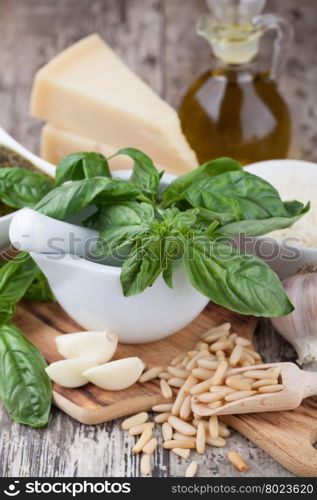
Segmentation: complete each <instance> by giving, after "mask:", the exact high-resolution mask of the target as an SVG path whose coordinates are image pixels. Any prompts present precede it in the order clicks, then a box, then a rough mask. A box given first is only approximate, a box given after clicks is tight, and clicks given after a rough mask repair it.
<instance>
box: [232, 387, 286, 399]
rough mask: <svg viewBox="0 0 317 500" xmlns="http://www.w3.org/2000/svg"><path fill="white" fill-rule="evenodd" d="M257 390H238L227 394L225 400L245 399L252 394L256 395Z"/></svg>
mask: <svg viewBox="0 0 317 500" xmlns="http://www.w3.org/2000/svg"><path fill="white" fill-rule="evenodd" d="M275 387H276V386H275ZM256 392H257V391H237V392H234V393H233V394H227V396H225V400H226V401H228V402H230V401H238V400H239V399H244V398H248V397H250V396H254V394H256Z"/></svg>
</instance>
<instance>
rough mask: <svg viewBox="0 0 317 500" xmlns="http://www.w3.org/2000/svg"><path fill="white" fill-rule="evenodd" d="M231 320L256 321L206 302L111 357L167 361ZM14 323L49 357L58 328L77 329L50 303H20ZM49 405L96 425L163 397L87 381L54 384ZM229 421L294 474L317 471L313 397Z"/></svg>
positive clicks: (245, 328) (238, 326) (249, 324)
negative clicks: (149, 339) (165, 332)
mask: <svg viewBox="0 0 317 500" xmlns="http://www.w3.org/2000/svg"><path fill="white" fill-rule="evenodd" d="M225 321H230V322H231V324H232V326H233V329H234V331H236V332H237V333H238V334H239V335H243V336H245V337H247V338H249V339H251V338H252V335H253V332H254V330H255V327H256V324H257V320H256V319H255V318H252V317H247V316H241V315H239V314H236V313H233V312H231V311H228V310H226V309H224V308H222V307H219V306H215V305H213V304H209V305H208V306H207V307H206V309H205V310H204V311H203V312H202V313H201V315H200V316H199V317H198V318H196V319H195V320H194V321H193V322H192V323H191V324H190V325H188V326H187V327H186V328H184V329H183V330H182V331H180V332H178V333H176V334H175V335H173V336H171V337H168V338H167V339H163V340H160V341H158V342H153V343H151V344H145V345H120V346H119V348H118V350H117V353H116V357H118V358H121V357H127V356H139V357H141V358H142V359H143V360H144V361H145V362H146V364H147V366H148V367H151V366H157V365H164V364H167V363H168V362H169V361H170V360H171V359H172V358H173V357H175V356H177V355H178V354H180V353H182V352H184V351H187V350H190V349H192V348H193V346H194V345H195V343H196V342H197V340H198V338H199V334H200V333H202V332H204V331H205V330H206V329H208V328H210V327H211V326H214V325H218V324H220V323H223V322H225ZM15 324H16V325H17V326H18V327H19V328H21V330H23V332H24V333H25V334H26V336H27V337H28V338H29V339H30V340H31V341H32V342H33V343H34V344H35V345H36V346H37V347H38V348H39V349H40V350H41V351H42V353H43V355H44V356H45V358H46V359H47V361H48V362H53V361H56V360H58V359H61V357H60V356H59V354H58V353H57V351H56V348H55V342H54V338H55V337H56V336H57V335H60V334H62V333H70V332H75V331H81V330H82V329H81V328H80V327H79V326H78V325H76V323H74V322H73V321H72V320H71V319H70V318H69V316H67V314H66V313H65V312H64V311H63V310H62V309H61V308H60V307H59V306H58V305H57V304H54V303H46V304H30V303H28V304H27V305H25V304H21V305H20V306H18V308H17V314H16V318H15ZM53 400H54V404H55V405H56V406H58V407H59V408H60V409H61V410H63V411H64V412H65V413H67V414H68V415H70V416H72V417H73V418H74V419H76V420H78V421H79V422H82V423H84V424H90V425H91V424H98V423H101V422H106V421H108V420H112V419H114V418H118V417H122V416H125V415H130V414H132V413H136V412H139V411H144V410H150V409H151V407H152V406H153V405H154V404H158V403H160V402H164V399H163V398H162V396H161V393H160V389H159V385H158V383H157V382H156V381H155V382H148V383H146V384H144V385H141V384H135V385H134V386H132V387H130V388H129V389H127V390H125V391H119V392H106V391H104V390H102V389H99V388H98V387H95V386H93V385H92V384H88V385H86V386H84V387H82V388H80V389H66V388H63V387H61V386H59V385H57V384H54V389H53ZM224 420H225V421H226V423H227V424H228V425H230V426H231V427H233V428H234V429H236V430H237V431H239V432H240V433H241V434H243V435H244V436H246V437H247V438H249V439H250V440H251V441H253V442H254V443H256V444H257V445H258V446H260V447H261V448H263V450H265V451H266V452H267V453H268V454H269V455H271V456H272V457H273V458H275V459H276V460H277V461H278V462H280V463H281V464H282V465H284V467H286V468H287V469H289V470H290V471H291V472H293V473H294V474H296V475H298V476H310V477H316V476H317V450H316V449H314V447H313V446H312V445H313V443H315V442H316V441H317V400H316V399H312V398H310V399H308V400H306V401H305V402H304V403H303V404H302V405H301V406H300V407H299V408H298V409H296V410H293V411H288V412H272V413H260V414H253V415H241V416H231V415H230V416H227V417H224Z"/></svg>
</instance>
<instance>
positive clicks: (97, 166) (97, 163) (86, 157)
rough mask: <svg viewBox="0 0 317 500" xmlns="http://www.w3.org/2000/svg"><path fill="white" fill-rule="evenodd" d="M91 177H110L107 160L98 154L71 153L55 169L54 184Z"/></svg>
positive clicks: (58, 184)
mask: <svg viewBox="0 0 317 500" xmlns="http://www.w3.org/2000/svg"><path fill="white" fill-rule="evenodd" d="M93 177H111V173H110V170H109V166H108V162H107V158H106V157H105V156H104V155H102V154H100V153H73V154H70V155H67V156H65V157H64V158H63V159H62V160H61V161H60V162H59V164H58V166H57V168H56V175H55V184H56V186H60V185H61V184H62V183H63V182H66V181H70V180H71V181H78V180H81V179H85V178H86V179H91V178H93Z"/></svg>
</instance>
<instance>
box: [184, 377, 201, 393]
mask: <svg viewBox="0 0 317 500" xmlns="http://www.w3.org/2000/svg"><path fill="white" fill-rule="evenodd" d="M197 382H198V378H196V377H194V375H189V377H187V379H186V380H185V383H184V385H183V387H182V389H183V391H184V392H189V391H190V389H191V388H192V387H193V386H194V385H196V384H197Z"/></svg>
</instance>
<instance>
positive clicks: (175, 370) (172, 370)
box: [167, 366, 189, 378]
mask: <svg viewBox="0 0 317 500" xmlns="http://www.w3.org/2000/svg"><path fill="white" fill-rule="evenodd" d="M167 370H168V372H169V373H171V374H172V375H174V376H175V377H179V378H187V377H188V375H189V372H188V371H187V370H180V369H179V368H175V366H168V367H167Z"/></svg>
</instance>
